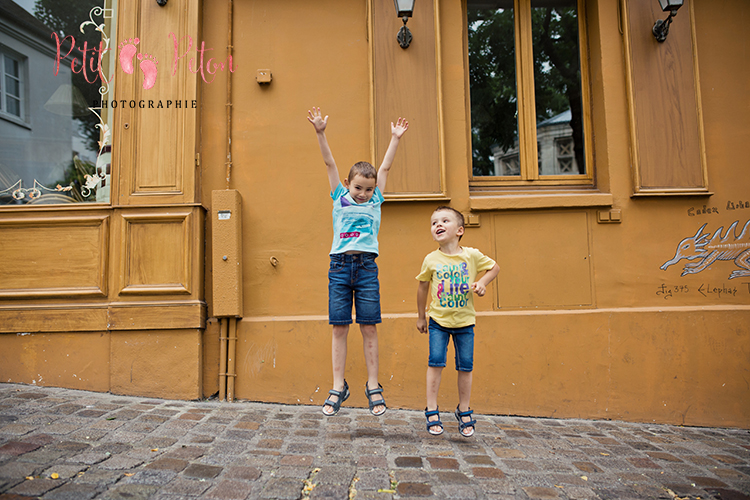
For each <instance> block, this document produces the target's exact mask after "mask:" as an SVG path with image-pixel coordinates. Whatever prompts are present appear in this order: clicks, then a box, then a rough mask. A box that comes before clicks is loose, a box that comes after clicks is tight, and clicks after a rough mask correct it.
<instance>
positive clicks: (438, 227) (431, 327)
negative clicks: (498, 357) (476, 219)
mask: <svg viewBox="0 0 750 500" xmlns="http://www.w3.org/2000/svg"><path fill="white" fill-rule="evenodd" d="M430 232H431V233H432V238H433V239H434V240H435V241H436V242H437V243H438V245H439V248H438V249H437V250H435V251H433V252H431V253H429V254H428V255H427V256H426V257H425V258H424V262H423V263H422V270H421V271H420V273H419V275H417V279H418V280H419V287H418V289H417V330H419V331H420V332H422V333H429V335H430V340H429V341H430V356H429V362H428V367H427V407H426V408H425V417H426V419H427V431H428V432H429V433H430V434H433V435H436V436H437V435H440V434H442V433H443V424H442V422H441V421H440V412H439V409H438V404H437V398H438V391H439V389H440V379H441V376H442V373H443V368H444V367H445V366H446V362H447V356H448V341H449V339H453V347H454V349H455V351H456V358H455V359H456V370H457V371H458V406H457V407H456V411H455V416H456V418H457V419H458V422H459V432H460V433H461V435H462V436H464V437H470V436H472V435H473V434H474V427H475V425H476V421H475V420H474V419H473V418H472V417H471V415H472V413H473V412H472V411H471V409H470V408H469V403H470V401H471V384H472V374H473V370H474V323H475V317H476V313H475V311H474V296H473V294H472V292H473V293H476V294H477V295H478V296H480V297H483V296H484V295H485V293H486V292H487V285H489V283H490V282H491V281H492V280H493V279H495V276H497V274H498V272H500V268H499V267H498V265H497V263H495V261H494V260H492V259H490V258H489V257H487V256H486V255H484V254H483V253H482V252H480V251H479V250H477V249H475V248H470V247H462V246H461V245H460V241H461V237H462V236H463V234H464V216H463V215H462V214H461V212H459V211H457V210H455V209H453V208H451V207H447V206H440V207H438V208H437V209H435V211H434V212H433V213H432V217H431V218H430ZM481 271H486V272H485V273H484V274H483V275H482V277H481V278H479V279H477V275H478V273H480V272H481ZM430 292H431V295H432V302H431V303H430V309H429V324H428V318H427V315H428V312H427V311H426V306H427V296H428V294H430Z"/></svg>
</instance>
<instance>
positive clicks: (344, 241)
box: [307, 107, 409, 416]
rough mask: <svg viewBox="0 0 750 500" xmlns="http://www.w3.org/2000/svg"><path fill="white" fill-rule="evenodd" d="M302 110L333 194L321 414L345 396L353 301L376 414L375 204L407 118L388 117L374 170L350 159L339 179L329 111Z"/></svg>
mask: <svg viewBox="0 0 750 500" xmlns="http://www.w3.org/2000/svg"><path fill="white" fill-rule="evenodd" d="M307 113H308V117H307V119H308V121H309V122H310V123H312V125H313V127H314V128H315V133H316V135H317V137H318V145H319V146H320V152H321V154H322V155H323V161H324V162H325V164H326V172H327V174H328V182H329V185H330V187H331V198H332V199H333V233H334V234H333V244H332V245H331V252H330V258H331V266H330V268H329V271H328V322H329V324H331V325H332V326H333V335H332V341H331V344H332V345H331V359H332V365H333V389H332V390H331V391H329V398H328V399H326V401H325V403H324V405H323V413H324V414H325V415H326V416H332V415H335V414H336V413H338V411H339V408H340V407H341V403H343V402H344V401H345V400H346V399H347V398H348V397H349V385H348V384H347V383H346V380H345V378H344V375H345V371H346V350H347V337H348V334H349V325H350V324H351V323H352V304H353V305H354V307H355V309H356V312H357V323H358V324H359V328H360V331H361V332H362V340H363V344H364V355H365V365H366V367H367V382H366V383H365V395H366V396H367V399H368V402H369V406H370V412H371V413H372V414H373V415H375V416H380V415H382V414H383V413H385V410H386V406H385V399H384V398H383V395H382V393H383V388H382V386H381V385H380V384H379V383H378V332H377V326H376V325H377V324H378V323H380V322H381V317H380V284H379V282H378V266H377V264H376V263H375V258H376V257H377V256H378V252H379V249H378V231H379V230H380V206H381V205H382V203H383V201H384V198H383V191H385V185H386V181H387V179H388V173H389V172H390V169H391V165H392V164H393V159H394V158H395V156H396V150H397V149H398V144H399V141H400V139H401V137H402V136H403V135H404V133H405V132H406V130H407V129H408V128H409V123H408V122H407V121H406V120H405V119H403V118H399V119H398V121H397V122H396V125H394V124H393V123H391V142H390V144H389V145H388V149H387V150H386V152H385V156H384V157H383V162H382V163H381V165H380V168H379V169H378V170H377V171H376V170H375V167H373V166H372V165H371V164H370V163H368V162H358V163H355V164H354V165H353V166H352V168H351V169H350V170H349V175H348V176H347V177H346V179H344V182H343V183H342V182H340V181H339V171H338V167H337V166H336V162H335V161H334V159H333V154H332V153H331V148H330V147H329V145H328V140H327V139H326V135H325V129H326V127H327V125H328V116H326V117H325V118H323V117H322V116H321V113H320V108H314V107H313V108H312V110H310V111H308V112H307Z"/></svg>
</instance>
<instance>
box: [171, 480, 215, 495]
mask: <svg viewBox="0 0 750 500" xmlns="http://www.w3.org/2000/svg"><path fill="white" fill-rule="evenodd" d="M211 486H213V483H211V482H208V481H196V480H195V479H185V478H182V477H176V478H174V479H173V480H172V481H170V482H169V483H168V484H167V485H166V486H164V487H162V488H161V489H160V490H159V492H160V493H171V494H174V495H184V496H190V497H197V496H200V495H202V494H203V493H204V492H205V491H206V490H207V489H209V488H210V487H211Z"/></svg>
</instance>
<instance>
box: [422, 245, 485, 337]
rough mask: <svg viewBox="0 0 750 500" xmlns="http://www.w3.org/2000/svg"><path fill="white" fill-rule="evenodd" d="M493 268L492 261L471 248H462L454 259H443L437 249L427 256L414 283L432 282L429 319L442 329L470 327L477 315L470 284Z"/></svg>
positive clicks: (443, 256)
mask: <svg viewBox="0 0 750 500" xmlns="http://www.w3.org/2000/svg"><path fill="white" fill-rule="evenodd" d="M494 265H495V261H494V260H492V259H490V258H489V257H487V256H486V255H484V254H483V253H482V252H480V251H479V250H477V249H476V248H471V247H462V248H461V253H459V254H457V255H446V254H444V253H443V252H441V251H440V249H438V250H435V251H434V252H431V253H429V254H427V257H425V258H424V262H422V271H421V272H420V273H419V274H418V275H417V279H418V280H419V281H430V282H432V286H431V289H432V302H431V303H430V307H429V310H428V315H429V316H430V318H432V319H434V320H435V321H436V322H437V323H438V324H439V325H440V326H443V327H445V328H462V327H464V326H470V325H473V324H474V322H475V317H476V313H475V311H474V293H473V292H472V291H471V284H472V283H474V282H475V281H476V280H477V274H478V273H479V272H480V271H487V270H489V269H492V267H493V266H494Z"/></svg>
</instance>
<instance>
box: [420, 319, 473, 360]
mask: <svg viewBox="0 0 750 500" xmlns="http://www.w3.org/2000/svg"><path fill="white" fill-rule="evenodd" d="M429 331H430V360H429V362H428V363H427V364H428V365H429V366H434V367H441V368H442V367H444V366H445V364H446V362H447V360H448V339H449V338H450V337H453V348H454V349H455V350H456V370H458V371H460V372H470V371H472V370H473V369H474V325H471V326H465V327H463V328H445V327H443V326H440V325H439V324H438V323H437V321H435V320H434V319H432V318H430V326H429Z"/></svg>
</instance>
